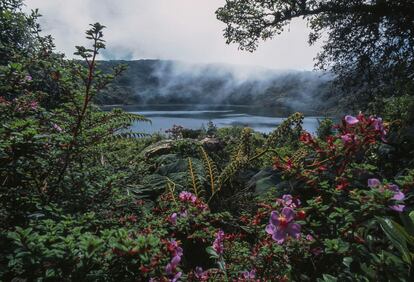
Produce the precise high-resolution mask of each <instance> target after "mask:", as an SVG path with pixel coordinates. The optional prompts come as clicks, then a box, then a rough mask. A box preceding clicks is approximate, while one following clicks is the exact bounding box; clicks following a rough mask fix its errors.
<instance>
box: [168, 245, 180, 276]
mask: <svg viewBox="0 0 414 282" xmlns="http://www.w3.org/2000/svg"><path fill="white" fill-rule="evenodd" d="M168 249H169V250H170V251H171V252H172V254H173V258H172V259H171V261H170V262H169V263H168V264H167V266H166V267H165V272H166V273H167V275H169V276H172V275H173V274H174V272H175V270H176V268H177V266H178V264H179V263H180V261H181V257H182V256H183V249H182V248H181V247H179V246H178V243H177V241H175V240H171V241H170V242H169V243H168ZM178 273H180V274H179V276H178V277H177V274H178ZM178 273H177V274H175V276H174V277H173V278H172V279H171V280H170V281H177V280H178V279H179V278H180V277H181V272H178ZM174 279H175V280H174Z"/></svg>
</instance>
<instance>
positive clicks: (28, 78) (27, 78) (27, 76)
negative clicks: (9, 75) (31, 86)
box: [24, 75, 33, 81]
mask: <svg viewBox="0 0 414 282" xmlns="http://www.w3.org/2000/svg"><path fill="white" fill-rule="evenodd" d="M24 79H25V80H26V81H32V79H33V78H32V76H31V75H26V77H25V78H24Z"/></svg>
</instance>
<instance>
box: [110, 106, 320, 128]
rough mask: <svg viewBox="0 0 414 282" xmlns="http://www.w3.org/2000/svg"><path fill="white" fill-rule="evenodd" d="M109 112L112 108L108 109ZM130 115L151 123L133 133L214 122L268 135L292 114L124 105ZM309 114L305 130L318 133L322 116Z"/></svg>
mask: <svg viewBox="0 0 414 282" xmlns="http://www.w3.org/2000/svg"><path fill="white" fill-rule="evenodd" d="M106 108H107V109H108V108H109V107H106ZM121 108H123V109H124V110H126V111H128V112H131V113H138V114H142V115H144V116H145V117H147V118H149V119H150V120H151V122H152V123H151V124H149V123H136V124H134V125H133V127H132V130H133V131H137V132H146V133H155V132H161V133H164V132H165V130H167V129H169V128H171V127H172V126H173V125H174V124H176V125H181V126H183V127H184V128H190V129H200V128H201V127H202V126H205V127H206V125H207V123H208V122H209V121H212V122H213V123H214V124H215V125H216V126H217V127H229V126H243V127H250V128H252V129H254V130H256V131H258V132H263V133H269V132H271V131H273V130H274V129H275V127H277V126H278V125H279V124H280V123H281V122H283V120H285V119H286V117H288V116H289V114H291V112H289V111H287V110H286V109H283V108H280V109H270V108H258V107H249V106H211V105H153V106H152V105H145V106H122V107H121ZM309 114H310V113H307V114H306V115H305V116H306V117H305V120H304V123H303V127H304V129H306V130H307V131H309V132H315V130H316V128H317V126H318V120H320V119H321V118H322V117H321V116H317V115H314V116H312V115H310V116H309Z"/></svg>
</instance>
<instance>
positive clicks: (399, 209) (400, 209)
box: [389, 205, 405, 212]
mask: <svg viewBox="0 0 414 282" xmlns="http://www.w3.org/2000/svg"><path fill="white" fill-rule="evenodd" d="M389 208H390V209H392V210H393V211H396V212H403V211H404V208H405V205H394V206H389Z"/></svg>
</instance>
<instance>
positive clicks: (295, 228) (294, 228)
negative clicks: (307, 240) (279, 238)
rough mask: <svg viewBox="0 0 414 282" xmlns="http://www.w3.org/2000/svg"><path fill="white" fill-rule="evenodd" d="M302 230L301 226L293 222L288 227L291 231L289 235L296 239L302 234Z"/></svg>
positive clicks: (288, 230)
mask: <svg viewBox="0 0 414 282" xmlns="http://www.w3.org/2000/svg"><path fill="white" fill-rule="evenodd" d="M300 230H301V226H300V225H299V224H297V223H291V224H289V226H288V228H287V232H288V233H289V235H290V236H292V237H293V238H296V239H298V238H299V236H300Z"/></svg>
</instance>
